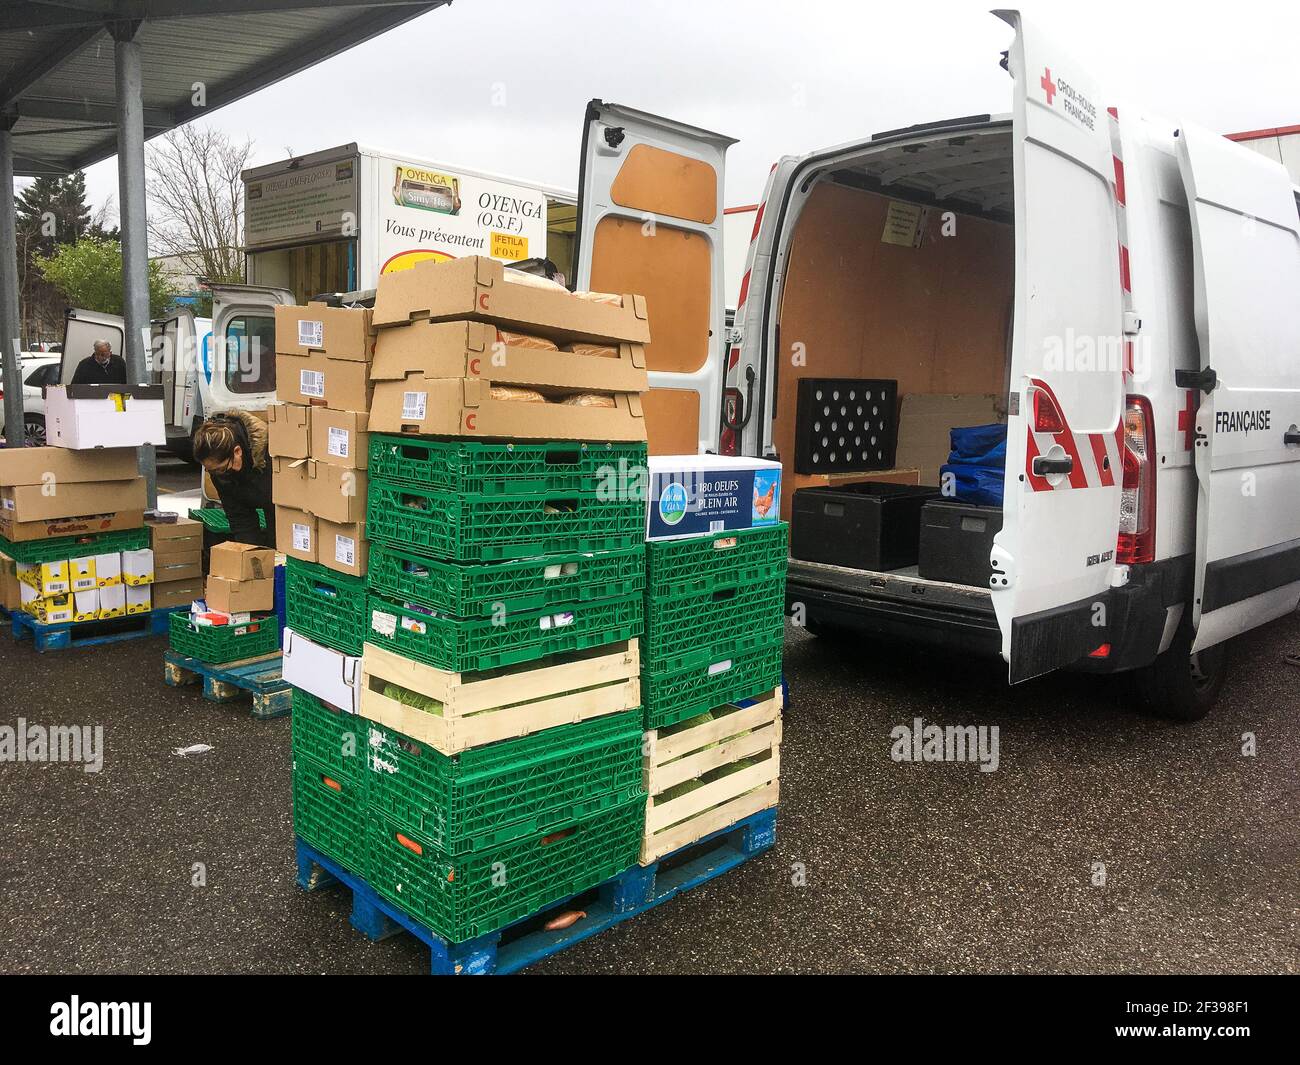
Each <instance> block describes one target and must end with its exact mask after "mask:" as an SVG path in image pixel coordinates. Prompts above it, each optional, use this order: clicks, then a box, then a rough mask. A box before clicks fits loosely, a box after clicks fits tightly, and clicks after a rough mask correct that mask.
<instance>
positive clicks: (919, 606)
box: [785, 558, 1002, 656]
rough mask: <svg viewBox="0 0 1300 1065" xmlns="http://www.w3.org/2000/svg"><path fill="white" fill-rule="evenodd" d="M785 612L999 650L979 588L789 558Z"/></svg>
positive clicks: (970, 648)
mask: <svg viewBox="0 0 1300 1065" xmlns="http://www.w3.org/2000/svg"><path fill="white" fill-rule="evenodd" d="M785 600H786V613H787V614H792V615H794V616H796V617H798V616H799V613H800V612H802V615H803V618H804V621H805V624H806V625H808V627H810V628H812V629H817V628H818V627H833V628H842V629H849V630H853V631H856V632H863V633H867V634H870V635H876V636H890V637H895V638H900V639H906V640H911V641H915V642H918V643H925V644H929V645H931V646H940V647H945V648H949V649H953V650H959V651H964V652H967V653H970V654H979V655H989V656H993V655H998V654H1000V653H1001V650H1002V633H1001V631H1000V630H999V629H998V620H997V617H996V615H995V614H994V613H993V600H992V597H991V596H990V595H989V593H988V592H987V591H986V590H985V589H983V588H967V587H965V586H962V585H957V584H947V583H944V582H941V581H926V580H921V579H919V578H916V577H908V576H902V575H898V574H891V573H874V572H870V571H867V570H854V569H848V568H846V567H843V566H828V565H824V564H822V563H819V562H803V561H800V560H798V559H793V558H792V559H790V562H789V572H788V575H787V577H786V585H785Z"/></svg>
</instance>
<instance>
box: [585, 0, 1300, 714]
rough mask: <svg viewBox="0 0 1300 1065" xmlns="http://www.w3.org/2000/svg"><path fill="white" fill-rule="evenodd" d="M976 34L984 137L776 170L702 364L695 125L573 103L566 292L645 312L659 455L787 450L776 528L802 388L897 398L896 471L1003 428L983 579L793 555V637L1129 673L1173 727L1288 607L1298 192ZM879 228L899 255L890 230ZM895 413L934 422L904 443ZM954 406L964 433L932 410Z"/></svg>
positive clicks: (1060, 65)
mask: <svg viewBox="0 0 1300 1065" xmlns="http://www.w3.org/2000/svg"><path fill="white" fill-rule="evenodd" d="M999 14H1000V17H1002V18H1003V19H1005V20H1006V21H1007V22H1008V23H1010V24H1011V26H1012V27H1013V28H1014V30H1015V39H1014V41H1013V43H1012V44H1011V46H1010V49H1009V52H1008V56H1007V60H1006V61H1005V65H1006V66H1007V68H1008V71H1009V73H1010V75H1011V78H1012V86H1011V87H1012V97H1011V100H1012V109H1011V114H1010V116H1009V117H1004V118H993V117H989V116H978V117H972V118H964V119H957V120H954V121H950V122H942V123H935V124H932V125H928V126H914V127H911V128H908V129H903V130H896V131H892V132H889V133H883V134H877V135H875V136H873V137H871V138H869V139H865V140H860V141H855V142H851V143H848V144H845V145H841V146H839V147H837V148H832V149H828V150H826V151H821V152H814V153H812V154H810V155H807V156H803V157H801V158H785V159H782V160H781V161H780V162H779V163H778V164H777V165H776V166H775V167H774V168H773V171H772V173H771V175H770V177H769V179H768V183H767V188H766V192H765V195H764V200H763V203H762V204H761V205H760V208H759V212H758V222H757V224H756V225H755V227H754V238H753V241H752V244H751V247H750V251H749V259H748V263H747V267H746V271H745V275H744V277H743V279H742V281H741V289H740V294H739V296H738V298H737V302H738V304H739V308H738V311H737V315H736V330H737V336H736V340H735V343H734V345H733V346H732V347H731V349H730V351H729V352H728V353H727V355H726V359H725V362H726V365H725V367H724V366H723V353H722V352H721V350H720V345H719V340H720V337H719V332H718V330H719V327H720V323H721V314H722V304H721V299H722V297H721V292H722V284H723V282H722V273H723V271H722V262H721V258H720V256H719V254H718V244H717V238H716V228H714V227H716V224H717V222H718V215H719V214H720V201H718V204H719V205H718V212H717V213H715V212H714V211H713V209H712V208H711V206H710V203H709V201H710V199H711V197H710V195H709V192H710V190H714V189H717V190H720V188H721V183H722V154H723V152H725V147H726V144H725V141H724V140H723V139H721V138H718V137H717V136H716V135H713V134H707V133H704V132H703V131H697V130H691V129H690V128H689V127H683V126H680V125H678V124H676V123H671V122H667V121H665V120H661V119H654V118H652V117H650V116H644V115H640V114H638V113H632V112H628V111H626V109H615V108H607V107H605V105H601V104H593V105H592V108H590V109H589V112H588V129H587V135H586V138H585V142H584V159H583V165H584V179H583V182H582V199H581V200H580V203H579V233H578V253H577V259H578V262H577V277H578V282H579V286H580V287H593V288H603V289H613V290H615V291H638V292H643V293H644V294H645V295H646V297H647V303H648V307H649V308H650V313H651V317H652V336H653V343H652V345H651V351H650V353H648V363H649V366H650V369H651V371H652V372H651V382H652V384H653V385H655V386H656V389H657V390H662V391H663V397H662V398H660V399H659V400H658V401H656V400H655V395H656V393H655V392H652V393H651V394H650V397H648V402H647V419H648V420H649V417H650V415H651V413H652V412H655V411H658V412H660V413H661V414H664V413H665V412H666V413H667V416H668V418H669V422H670V424H671V425H673V426H675V433H674V434H672V435H671V438H670V439H669V434H668V433H667V432H666V430H665V429H664V428H663V427H660V428H659V431H658V435H659V437H660V443H662V442H663V441H664V439H669V442H670V443H671V445H672V446H671V447H669V448H664V447H659V448H658V450H661V451H662V450H675V449H679V448H680V449H681V450H694V447H693V446H689V447H688V446H687V445H689V444H691V443H692V441H691V439H690V438H691V437H694V436H696V435H697V434H698V438H699V441H700V447H701V449H702V450H705V449H718V450H721V451H724V452H730V453H736V452H739V453H744V454H751V455H762V456H767V457H778V458H780V459H781V460H782V461H783V463H784V464H785V465H786V477H785V478H784V481H785V482H787V487H786V492H787V494H786V496H785V498H784V499H783V501H782V514H783V516H784V517H786V518H787V519H788V518H789V516H790V493H791V492H793V491H794V490H796V489H797V488H799V487H800V485H801V484H808V485H813V484H826V483H827V478H825V477H824V476H823V477H820V478H819V477H817V476H815V475H808V476H802V475H792V473H793V471H792V462H791V460H792V459H793V455H794V437H795V419H796V401H797V396H798V381H799V379H800V378H803V377H818V378H885V379H893V380H897V382H898V395H899V396H900V397H901V404H900V407H901V420H900V423H899V433H900V441H901V440H902V439H903V438H904V437H905V436H908V437H910V438H911V440H912V445H913V446H915V447H916V448H917V453H918V454H921V453H925V454H930V455H933V454H936V453H937V454H938V455H940V456H943V455H945V454H946V452H947V449H948V431H949V429H950V428H952V427H954V426H959V425H971V424H976V423H977V422H976V421H972V420H970V419H969V412H970V411H971V410H972V409H974V410H976V411H982V412H983V417H982V418H981V419H979V420H980V421H984V422H994V421H998V420H1003V421H1005V423H1006V425H1007V445H1006V466H1005V472H1004V474H1003V475H1002V479H1003V502H1002V515H1001V517H1002V528H1001V531H1000V532H999V533H998V534H997V536H996V538H995V539H994V541H993V547H992V550H991V558H990V560H989V566H988V570H987V574H988V576H987V581H986V582H982V583H981V584H979V585H978V586H970V585H963V584H954V583H949V582H940V581H932V580H925V579H922V578H920V577H919V576H918V575H917V572H916V567H914V566H913V567H909V568H907V569H904V570H899V571H892V572H879V571H870V570H865V569H853V568H849V567H845V566H837V565H826V564H822V563H815V562H804V561H799V560H796V559H791V562H790V570H789V579H788V591H787V601H788V606H789V608H790V609H791V611H792V612H797V613H798V614H799V615H800V616H801V617H802V618H803V619H804V621H805V624H806V625H807V628H808V629H809V630H810V631H811V632H813V633H814V634H846V633H849V634H855V638H859V635H858V634H867V635H868V636H871V635H896V636H904V637H908V638H915V639H920V640H926V641H931V642H933V643H936V644H943V645H949V646H958V647H962V648H966V649H969V650H971V651H974V652H984V653H1000V654H1001V655H1002V657H1003V658H1004V659H1005V660H1006V661H1007V663H1008V669H1009V679H1010V680H1011V682H1013V683H1015V682H1019V681H1023V680H1026V679H1029V678H1031V677H1035V676H1038V675H1041V674H1043V673H1046V672H1049V671H1051V670H1055V669H1058V668H1063V667H1068V668H1080V669H1089V670H1095V671H1107V672H1117V671H1134V672H1135V674H1136V677H1137V680H1138V684H1137V687H1138V690H1139V692H1140V694H1141V696H1142V698H1143V701H1144V702H1145V703H1146V704H1147V705H1149V706H1150V707H1151V708H1152V709H1153V710H1155V711H1156V712H1159V713H1162V714H1165V715H1168V716H1172V717H1176V718H1182V719H1188V720H1190V719H1195V718H1198V717H1200V716H1202V715H1203V714H1204V713H1205V712H1206V711H1207V710H1208V709H1209V708H1210V706H1211V705H1212V704H1213V702H1214V700H1215V699H1216V698H1217V695H1218V692H1219V689H1220V687H1221V685H1222V682H1223V677H1224V669H1225V663H1226V655H1225V647H1224V644H1225V641H1227V640H1228V639H1230V638H1231V637H1233V636H1235V635H1237V634H1239V633H1242V632H1245V631H1246V630H1248V629H1250V628H1253V627H1255V626H1257V625H1260V624H1263V623H1265V622H1267V621H1270V620H1272V619H1274V618H1278V617H1281V616H1283V615H1286V614H1288V613H1290V612H1292V611H1293V610H1294V609H1295V608H1296V605H1297V602H1298V601H1300V298H1297V293H1300V215H1298V211H1297V198H1296V190H1295V189H1294V187H1293V186H1292V185H1291V183H1290V181H1289V179H1288V177H1287V174H1286V172H1285V171H1284V170H1283V168H1282V167H1281V166H1279V165H1278V164H1276V163H1274V162H1272V161H1270V160H1267V159H1265V158H1263V157H1261V156H1259V155H1258V154H1257V153H1253V152H1250V151H1248V150H1247V149H1244V148H1242V147H1240V146H1239V145H1236V144H1234V143H1232V142H1231V141H1229V140H1227V139H1225V138H1223V137H1221V136H1218V135H1216V134H1212V133H1209V132H1206V131H1204V130H1202V129H1199V128H1197V127H1194V126H1192V125H1189V124H1187V123H1185V122H1184V121H1183V120H1182V118H1181V116H1180V117H1179V118H1178V119H1176V120H1174V121H1166V120H1161V119H1158V118H1155V117H1149V116H1145V115H1143V114H1142V113H1141V112H1139V111H1135V110H1132V109H1130V108H1127V107H1124V106H1122V105H1121V106H1119V107H1117V108H1115V107H1114V105H1115V101H1113V100H1112V99H1111V98H1110V97H1109V95H1108V93H1107V92H1106V90H1105V88H1104V87H1103V86H1099V85H1097V84H1096V83H1095V82H1094V81H1093V79H1092V78H1091V77H1090V76H1089V74H1088V72H1087V70H1086V69H1085V68H1083V67H1081V66H1079V65H1078V64H1077V62H1076V61H1075V60H1074V59H1073V58H1071V56H1070V55H1069V54H1068V52H1066V51H1064V50H1062V49H1061V48H1060V47H1058V46H1057V45H1055V44H1054V43H1052V42H1051V41H1049V40H1048V39H1047V38H1045V37H1044V36H1043V35H1042V34H1041V33H1040V32H1038V31H1037V29H1036V28H1035V27H1034V26H1033V25H1032V24H1029V23H1027V22H1025V21H1024V20H1022V19H1021V18H1020V16H1019V15H1018V13H1016V12H1001V13H999ZM1112 108H1114V110H1112ZM638 154H640V156H641V158H640V160H639V161H638V160H637V156H638ZM669 157H671V159H670V158H669ZM655 161H658V162H659V163H660V165H661V167H662V168H663V169H664V170H665V171H667V170H668V169H670V168H671V166H672V165H673V164H674V163H675V166H676V169H675V171H674V173H675V174H676V178H677V180H676V183H675V184H674V185H673V186H671V187H666V186H664V185H663V184H662V183H661V184H659V185H658V186H655V185H653V184H652V183H650V182H648V181H646V180H645V179H646V177H647V176H648V175H647V169H648V164H650V163H653V162H655ZM894 205H897V206H894ZM611 215H621V216H622V217H621V219H619V221H621V222H622V228H623V229H626V228H627V225H628V223H629V220H631V219H635V218H637V217H639V216H641V215H644V216H646V217H653V218H654V219H655V223H656V225H657V227H658V229H657V239H656V240H653V241H646V240H643V241H641V242H640V243H639V244H638V243H637V242H635V241H629V240H627V239H626V234H625V233H623V232H620V231H619V230H618V229H615V230H614V231H612V232H610V231H605V232H602V229H606V230H608V226H609V220H610V217H611ZM896 218H897V219H901V220H903V221H904V222H906V221H907V220H910V222H911V225H912V226H913V233H914V237H915V239H914V240H909V241H899V240H898V239H897V233H896V232H895V233H891V234H890V238H889V239H888V240H886V239H883V238H885V236H886V231H887V229H889V228H890V227H889V226H887V225H886V223H891V226H892V223H893V222H894V221H895V219H896ZM665 233H667V234H668V237H669V239H668V240H666V241H664V240H662V238H663V237H664V235H665ZM661 241H662V243H661ZM656 245H661V246H660V247H655V246H656ZM706 252H707V253H710V254H706ZM616 257H617V259H618V261H617V262H611V261H610V260H611V259H615V258H616ZM674 257H676V260H677V261H678V262H680V264H681V265H680V268H677V269H675V270H673V271H667V270H665V269H664V265H663V264H664V263H665V262H667V261H672V260H674ZM638 261H639V262H640V265H638ZM611 278H612V280H611ZM623 281H626V282H627V283H626V284H621V283H618V282H623ZM665 308H667V311H665ZM661 345H670V346H669V347H667V348H664V349H661V350H659V352H658V353H657V354H656V353H655V349H660V346H661ZM706 359H707V361H708V365H707V367H706V366H705V362H706ZM719 370H721V371H722V372H724V373H725V375H726V376H725V386H726V387H725V395H723V396H720V395H719V391H718V389H719V386H720V385H721V384H723V382H717V374H718V372H719ZM656 371H657V372H656ZM706 371H712V380H713V381H714V382H715V383H713V384H710V383H709V381H710V374H709V373H708V372H706ZM918 396H919V397H922V398H923V399H924V400H925V401H926V402H927V403H929V404H931V407H930V408H929V409H930V413H931V417H930V418H929V419H928V420H926V419H921V418H920V417H919V416H917V417H915V418H912V419H911V423H910V424H909V410H910V409H911V408H910V407H909V397H918ZM949 401H951V403H952V410H953V412H954V413H953V418H956V417H958V415H959V414H962V413H964V414H966V416H967V420H965V421H961V420H955V421H954V420H950V419H949V420H945V418H944V416H943V415H942V411H940V413H939V415H937V416H936V415H934V411H933V405H934V404H938V405H939V406H940V408H942V406H943V404H944V403H946V402H949ZM720 414H721V416H722V419H723V420H724V421H725V423H726V424H725V426H723V428H722V432H721V434H719V431H718V429H719V417H720ZM649 428H650V430H651V448H652V451H653V450H656V435H657V434H656V425H655V424H654V423H653V422H651V423H650V425H649ZM842 431H843V430H842V429H841V428H838V427H837V430H836V432H837V433H842ZM927 432H928V433H929V435H930V436H931V437H932V439H921V440H919V441H918V440H916V437H917V436H918V434H919V435H920V436H921V437H925V436H926V434H927ZM830 437H831V434H830V433H827V434H826V443H828V444H829V445H831V446H834V443H835V441H832V440H831V438H830ZM901 446H902V445H901V444H900V450H901ZM937 461H938V462H941V461H943V459H942V457H941V458H939V459H938V460H937ZM899 464H900V465H901V462H900V463H899ZM918 465H921V463H918ZM913 472H915V471H913ZM932 475H933V474H932ZM930 483H934V482H930Z"/></svg>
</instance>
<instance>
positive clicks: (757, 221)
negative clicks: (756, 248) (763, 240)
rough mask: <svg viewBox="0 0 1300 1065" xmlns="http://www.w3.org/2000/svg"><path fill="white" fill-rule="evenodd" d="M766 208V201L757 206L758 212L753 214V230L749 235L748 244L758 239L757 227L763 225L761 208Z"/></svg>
mask: <svg viewBox="0 0 1300 1065" xmlns="http://www.w3.org/2000/svg"><path fill="white" fill-rule="evenodd" d="M766 206H767V201H766V200H764V201H763V202H762V203H760V204H759V205H758V211H757V212H756V213H755V214H754V228H753V230H752V231H751V232H750V234H749V242H750V243H751V244H753V243H754V241H756V240H757V239H758V230H759V227H760V226H761V225H762V224H763V208H764V207H766Z"/></svg>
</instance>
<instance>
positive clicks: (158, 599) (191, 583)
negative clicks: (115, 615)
mask: <svg viewBox="0 0 1300 1065" xmlns="http://www.w3.org/2000/svg"><path fill="white" fill-rule="evenodd" d="M203 594H204V590H203V578H202V577H198V578H195V579H193V580H185V581H162V582H159V581H155V582H154V584H153V608H154V609H155V610H172V609H174V608H176V607H182V606H184V607H187V606H189V605H190V604H191V603H192V602H194V600H195V599H202V598H203Z"/></svg>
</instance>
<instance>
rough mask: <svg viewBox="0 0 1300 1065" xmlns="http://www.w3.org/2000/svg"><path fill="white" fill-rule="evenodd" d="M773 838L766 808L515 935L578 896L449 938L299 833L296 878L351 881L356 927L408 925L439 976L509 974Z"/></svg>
mask: <svg viewBox="0 0 1300 1065" xmlns="http://www.w3.org/2000/svg"><path fill="white" fill-rule="evenodd" d="M775 843H776V810H775V809H772V810H762V811H760V812H759V813H756V814H752V815H751V816H749V817H746V818H745V819H744V820H743V821H737V822H736V823H735V824H734V825H732V826H731V827H730V828H724V829H721V830H720V831H718V832H715V833H713V834H712V835H711V836H705V837H704V838H703V839H701V840H697V841H696V842H695V843H692V844H691V845H690V846H689V847H685V848H683V849H682V850H680V851H675V852H673V853H672V854H667V855H665V856H664V857H662V858H660V859H659V860H658V861H657V862H655V863H653V864H652V865H648V866H640V865H634V866H632V868H631V869H627V870H625V871H624V872H621V873H619V874H618V875H617V876H614V877H611V878H610V879H609V880H606V881H605V882H604V883H603V884H601V885H600V886H599V887H598V888H596V889H595V890H596V891H597V892H598V897H597V898H596V900H594V901H592V902H583V903H582V904H581V908H582V910H583V911H584V912H585V913H586V914H587V916H586V917H584V918H582V919H581V920H579V921H577V922H575V923H574V924H572V925H570V926H569V927H568V928H562V929H557V930H556V931H553V932H548V931H546V930H545V929H543V928H541V927H540V926H539V927H538V928H537V929H536V930H533V931H527V932H524V933H523V934H520V935H517V936H516V937H514V938H512V937H511V935H510V933H511V930H512V929H517V928H518V926H520V925H524V924H528V925H537V924H538V921H539V917H545V915H547V914H551V913H554V914H556V915H558V914H560V913H563V912H564V910H565V908H566V907H567V906H568V905H569V903H570V902H571V901H572V899H573V898H576V897H577V896H573V897H571V898H568V899H561V900H560V901H558V902H556V903H554V904H553V905H550V906H547V907H546V909H545V910H542V911H540V912H539V913H536V914H532V915H531V916H529V917H525V918H523V919H522V920H521V921H517V922H515V923H514V924H512V925H507V926H506V927H505V928H502V929H498V930H497V931H496V932H492V933H491V934H489V935H486V936H480V937H479V938H477V939H471V940H467V941H466V942H464V943H448V942H447V941H446V940H445V939H443V938H442V937H441V936H438V935H436V934H434V933H433V932H431V931H430V930H429V929H427V928H425V927H424V926H423V925H422V924H420V923H419V922H418V921H416V920H415V919H414V918H412V917H410V916H408V915H407V914H405V913H403V912H402V911H401V910H399V909H398V908H397V907H396V906H394V905H393V904H392V903H390V902H389V901H388V900H387V899H385V898H383V897H381V896H380V895H379V894H378V893H377V892H376V891H375V890H374V889H373V888H371V887H370V885H369V884H367V883H366V882H365V881H364V880H362V879H361V878H360V877H358V876H356V875H355V874H354V873H349V872H348V871H347V870H346V869H344V868H343V867H342V866H340V865H339V864H338V863H337V862H336V861H334V860H333V859H331V858H327V857H326V856H325V855H323V854H321V853H320V851H318V850H316V849H315V848H314V847H312V846H311V845H310V844H308V843H305V842H304V841H303V840H301V839H299V840H297V845H298V851H297V857H298V885H299V887H301V888H303V889H304V890H305V891H315V890H316V889H317V888H322V887H325V886H327V885H329V884H334V883H341V884H343V885H344V886H346V887H348V888H349V889H351V891H352V927H353V928H355V929H357V931H359V932H361V933H362V934H364V935H365V936H366V937H367V938H368V939H371V940H380V939H386V938H388V937H389V936H392V935H396V934H397V933H399V932H401V931H402V930H405V931H407V932H410V933H411V934H412V935H413V936H415V937H416V938H417V939H418V940H420V941H421V942H422V943H424V944H426V945H427V946H428V947H429V950H430V952H431V955H432V958H431V961H430V970H431V971H432V973H433V974H434V975H435V976H485V975H490V974H497V975H502V976H504V975H506V974H508V973H515V972H518V971H519V970H520V969H524V968H526V967H527V966H529V965H533V964H535V963H536V962H539V961H542V960H543V959H545V958H549V957H551V956H552V955H553V954H558V953H559V952H560V951H562V950H564V949H565V948H567V947H571V946H573V945H574V944H575V943H581V942H582V941H583V940H584V939H590V938H591V937H592V936H594V935H597V934H598V933H600V932H603V931H604V930H605V929H607V928H612V927H613V926H614V925H616V924H621V923H622V922H624V921H628V920H631V919H632V918H633V917H636V916H637V915H638V914H641V913H645V911H646V910H649V909H651V908H652V907H655V906H658V905H659V904H660V903H662V902H667V901H668V900H669V899H671V898H673V897H674V896H675V895H678V894H680V893H681V892H683V891H689V890H690V889H691V888H694V887H699V886H700V885H701V884H704V883H707V882H708V881H710V880H712V879H713V878H714V877H717V876H721V875H722V874H723V873H725V872H727V871H728V870H730V869H734V868H735V867H736V866H738V865H740V864H741V863H742V862H746V861H748V860H749V859H750V858H753V857H755V856H757V855H759V854H762V853H763V852H764V851H766V850H769V849H771V848H772V847H773V846H774V845H775ZM683 859H684V860H683ZM584 894H586V893H585V892H584ZM542 923H545V922H544V921H543V922H542Z"/></svg>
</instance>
